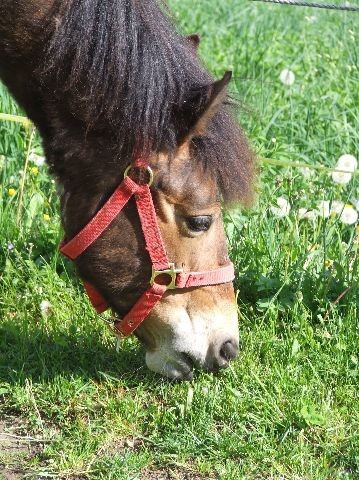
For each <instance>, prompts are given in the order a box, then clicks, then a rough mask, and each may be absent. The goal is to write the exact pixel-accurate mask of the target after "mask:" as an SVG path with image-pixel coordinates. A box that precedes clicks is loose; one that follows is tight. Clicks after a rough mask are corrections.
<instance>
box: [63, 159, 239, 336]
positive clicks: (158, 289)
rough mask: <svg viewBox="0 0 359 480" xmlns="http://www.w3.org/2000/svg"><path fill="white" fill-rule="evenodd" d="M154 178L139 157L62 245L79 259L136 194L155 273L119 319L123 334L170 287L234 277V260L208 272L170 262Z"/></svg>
mask: <svg viewBox="0 0 359 480" xmlns="http://www.w3.org/2000/svg"><path fill="white" fill-rule="evenodd" d="M133 167H135V168H141V169H144V170H146V171H147V173H148V174H149V176H150V181H149V183H148V184H141V183H137V182H135V181H134V180H132V179H131V178H130V177H129V173H130V170H131V169H132V168H133ZM152 180H153V173H152V170H151V169H150V167H149V166H148V165H147V164H146V163H145V162H144V161H143V160H141V159H138V160H136V161H135V162H134V163H133V165H130V166H129V167H128V168H127V169H126V171H125V178H124V180H123V181H122V182H121V184H120V185H119V186H118V187H117V188H116V190H115V191H114V193H113V194H112V195H111V197H110V198H109V199H108V200H107V202H106V203H105V204H104V205H103V207H102V208H101V209H100V210H99V211H98V212H97V213H96V215H95V216H94V217H93V218H92V219H91V220H90V222H89V223H88V224H87V225H86V226H85V227H84V228H83V229H82V230H81V231H80V232H79V233H78V234H77V235H76V236H75V237H74V238H72V240H70V241H68V242H65V241H63V242H62V243H61V245H60V252H61V253H62V254H63V255H65V256H66V257H67V258H69V259H70V260H73V261H74V260H76V259H77V258H78V257H79V256H80V255H81V254H82V253H83V252H85V250H87V249H88V248H89V247H90V246H91V245H92V244H93V243H94V242H95V241H96V240H97V239H98V238H99V237H100V235H101V234H102V233H103V232H104V231H105V230H106V229H107V228H108V227H109V225H110V224H111V223H112V222H113V221H114V219H115V218H116V217H117V216H118V215H119V213H120V212H121V211H122V210H123V208H124V207H125V205H126V204H127V203H128V201H129V200H130V199H131V198H132V197H134V198H135V201H136V206H137V210H138V214H139V217H140V222H141V227H142V232H143V235H144V237H145V242H146V250H147V251H148V254H149V256H150V259H151V263H152V277H151V280H150V282H149V283H150V286H149V288H148V289H147V290H146V291H145V293H144V294H143V295H142V296H141V297H140V298H139V299H138V300H137V302H136V303H135V305H134V306H133V307H132V308H131V310H130V311H129V312H128V313H127V314H126V315H125V316H124V317H123V319H122V320H119V321H116V322H115V324H114V326H115V328H116V330H117V331H118V332H119V333H120V334H122V335H123V336H128V335H131V333H133V332H134V331H135V330H136V328H137V327H138V326H139V325H140V324H141V323H142V322H143V321H144V320H145V319H146V317H147V316H148V315H149V314H150V312H151V311H152V309H153V308H154V307H155V305H156V304H157V303H158V302H159V301H160V300H161V298H162V297H163V295H164V294H165V292H166V291H167V290H172V289H177V288H191V287H200V286H206V285H207V286H208V285H218V284H221V283H228V282H232V281H233V280H234V267H233V264H232V263H229V264H228V265H226V266H224V267H221V268H218V269H216V270H210V271H205V272H184V271H183V270H182V269H177V268H175V265H174V264H173V263H170V261H169V259H168V257H167V253H166V249H165V246H164V243H163V240H162V235H161V231H160V228H159V225H158V222H157V216H156V211H155V207H154V204H153V199H152V195H151V190H150V185H151V183H152ZM84 286H85V289H86V292H87V294H88V296H89V298H90V301H91V303H92V305H93V306H94V308H95V310H96V311H97V313H103V312H104V311H105V310H107V309H108V308H109V304H108V303H107V301H106V300H105V299H104V298H103V296H102V295H101V294H100V293H99V292H98V291H97V289H96V288H95V287H94V286H93V285H91V284H90V283H88V282H84Z"/></svg>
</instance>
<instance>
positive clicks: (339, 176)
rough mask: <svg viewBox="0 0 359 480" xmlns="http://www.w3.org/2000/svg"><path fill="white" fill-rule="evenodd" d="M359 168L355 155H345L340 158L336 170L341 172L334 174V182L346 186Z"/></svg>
mask: <svg viewBox="0 0 359 480" xmlns="http://www.w3.org/2000/svg"><path fill="white" fill-rule="evenodd" d="M357 167H358V162H357V159H356V158H355V157H354V156H353V155H349V154H345V155H342V156H341V157H339V159H338V162H337V165H336V168H337V169H338V170H341V171H339V172H338V171H334V172H332V179H333V182H335V183H339V184H341V185H345V184H347V183H349V182H350V180H351V179H352V174H353V173H354V172H355V170H356V169H357Z"/></svg>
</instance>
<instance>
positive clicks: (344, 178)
mask: <svg viewBox="0 0 359 480" xmlns="http://www.w3.org/2000/svg"><path fill="white" fill-rule="evenodd" d="M340 170H341V169H340ZM351 179H352V174H351V173H350V172H337V171H335V170H334V172H332V180H333V182H335V183H339V184H340V185H346V184H347V183H349V182H350V180H351Z"/></svg>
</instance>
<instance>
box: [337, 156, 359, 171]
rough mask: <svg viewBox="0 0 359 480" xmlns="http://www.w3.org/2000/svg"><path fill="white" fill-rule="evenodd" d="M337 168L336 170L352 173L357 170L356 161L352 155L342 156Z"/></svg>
mask: <svg viewBox="0 0 359 480" xmlns="http://www.w3.org/2000/svg"><path fill="white" fill-rule="evenodd" d="M337 168H338V170H344V171H346V172H351V173H352V172H355V170H356V169H357V168H358V161H357V159H356V158H355V157H354V155H349V154H346V155H342V156H341V157H339V159H338V163H337Z"/></svg>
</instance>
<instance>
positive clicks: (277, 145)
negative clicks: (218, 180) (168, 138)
mask: <svg viewBox="0 0 359 480" xmlns="http://www.w3.org/2000/svg"><path fill="white" fill-rule="evenodd" d="M353 3H354V2H353ZM170 4H171V5H172V7H173V10H174V12H175V15H176V19H177V20H178V23H179V25H180V28H181V29H182V31H183V32H184V33H192V32H199V33H200V34H201V37H202V43H201V47H200V53H201V55H202V57H203V58H204V61H205V63H206V65H207V66H208V68H209V69H210V70H211V71H212V72H213V73H214V74H215V75H217V76H219V75H221V74H222V73H223V71H224V70H227V69H233V71H234V76H235V80H234V82H233V86H232V93H233V96H234V97H235V98H236V99H237V100H238V102H239V104H240V108H239V118H240V120H241V123H242V125H243V126H244V128H245V129H246V131H247V133H248V135H249V137H250V139H251V142H252V144H253V145H254V148H255V149H256V151H257V152H258V155H259V156H260V157H263V158H267V159H270V160H272V161H273V160H274V161H283V162H288V161H291V162H302V163H306V164H308V165H321V166H324V167H334V166H335V165H336V162H337V160H338V158H339V157H340V156H341V155H343V154H352V155H354V156H356V157H357V158H358V152H359V88H358V84H359V49H358V45H359V34H358V28H357V26H358V24H357V21H358V16H357V14H356V13H339V12H328V11H324V10H314V9H305V8H294V7H293V8H291V7H280V6H270V5H265V4H263V5H262V4H256V3H251V2H249V1H242V0H240V1H239V0H225V1H221V2H217V1H215V0H197V1H196V2H194V1H190V0H171V2H170ZM313 16H314V17H313ZM285 68H288V69H290V70H292V71H293V72H294V73H295V82H294V84H293V85H292V86H291V87H288V86H285V85H284V84H283V83H282V82H281V81H280V80H279V76H280V73H281V71H282V70H283V69H285ZM0 112H7V113H18V112H19V110H18V107H17V106H16V105H15V104H14V102H13V101H12V100H11V99H10V97H9V95H8V94H7V93H6V91H5V89H4V88H1V90H0ZM30 136H31V134H30V132H29V131H28V130H25V129H24V128H23V127H21V126H20V125H17V124H13V123H10V122H0V155H1V157H0V178H1V186H0V479H1V478H4V479H17V478H36V479H37V478H69V479H86V478H90V479H116V480H117V479H119V480H120V479H124V480H135V479H149V480H152V479H158V480H162V479H172V478H173V479H191V480H195V479H202V478H203V479H210V478H216V479H217V478H218V479H223V480H234V479H235V480H237V479H246V480H247V479H248V480H252V479H253V480H254V479H257V480H258V479H276V480H277V479H278V480H279V479H282V480H295V479H296V480H299V479H300V480H309V479H313V480H324V479H333V480H334V479H335V480H336V479H338V480H339V479H346V480H356V479H358V478H359V393H358V381H359V373H358V362H359V348H358V344H359V342H358V333H359V331H358V308H359V295H358V281H359V261H358V252H359V230H358V226H356V225H355V224H351V225H347V224H345V223H343V222H342V219H341V218H342V217H341V214H340V212H339V213H338V214H336V215H335V214H332V215H330V216H329V217H328V218H321V217H320V216H314V218H313V219H300V218H299V214H298V212H299V209H303V208H304V209H313V208H316V207H317V204H318V202H320V201H323V200H327V201H330V202H333V201H340V202H343V203H344V204H351V205H355V200H356V201H358V199H359V189H358V186H359V177H358V176H354V177H353V178H352V179H351V181H350V182H348V183H347V184H345V185H341V184H338V183H335V182H333V180H332V177H331V175H330V174H328V172H327V171H325V170H315V171H314V174H312V175H311V174H310V172H311V171H307V170H303V169H298V168H289V167H278V166H275V165H271V164H268V163H264V164H263V167H262V171H261V177H260V182H259V184H258V201H257V204H256V205H255V206H254V208H253V209H251V210H250V211H243V210H240V209H238V210H235V211H232V212H227V213H226V225H227V229H228V237H229V242H230V245H231V255H232V258H233V260H234V262H235V264H236V268H237V272H238V275H237V280H236V287H237V288H238V291H239V294H238V304H239V308H240V330H241V336H242V351H241V355H240V358H239V359H238V360H237V361H236V362H235V363H234V364H233V366H232V368H230V369H229V370H227V371H225V372H223V373H221V374H220V375H218V376H213V375H209V374H205V373H200V372H199V373H198V374H197V375H196V376H195V380H193V382H191V383H182V384H178V383H170V382H168V381H166V380H164V379H161V378H159V377H158V376H155V375H154V374H151V373H150V372H149V371H148V370H147V369H146V368H145V367H144V358H143V357H144V355H143V351H142V349H141V347H140V346H139V345H138V343H137V341H136V340H135V339H134V338H130V339H129V340H127V341H126V342H125V343H124V344H123V346H122V349H121V350H120V352H119V353H116V351H115V349H114V342H113V339H112V337H111V336H110V335H109V334H108V333H107V331H106V330H105V327H104V326H103V325H102V324H101V323H100V322H99V320H98V319H97V318H96V316H95V314H94V312H93V310H92V309H91V307H90V306H89V303H88V300H87V298H86V296H85V294H84V292H83V289H82V286H81V285H80V283H79V281H78V279H77V278H76V277H75V276H74V274H73V267H72V265H70V264H69V263H68V262H66V261H65V260H64V259H63V258H60V256H59V255H58V253H57V245H58V242H59V240H60V237H61V231H60V226H59V210H58V200H57V196H56V187H55V185H54V183H53V181H52V180H51V178H50V177H49V176H48V174H47V172H46V167H44V166H40V167H37V166H36V165H35V163H33V162H32V161H30V163H29V166H28V168H27V170H26V172H25V171H24V160H25V157H26V151H27V149H28V146H29V141H30ZM30 147H31V148H30V150H31V152H35V153H38V154H41V146H40V141H39V139H38V138H37V137H36V136H35V137H34V138H32V140H31V146H30ZM224 161H225V159H224ZM24 175H25V184H24V186H25V188H24V197H23V200H22V201H20V191H21V182H22V181H23V178H24ZM279 197H283V198H285V199H286V200H288V201H289V202H290V205H291V211H290V212H289V215H286V214H287V213H288V210H287V211H285V212H284V213H283V211H282V213H283V216H282V217H280V216H278V213H279V214H280V213H281V211H279V212H278V211H276V210H275V209H274V210H273V209H272V208H271V207H273V206H274V207H276V202H277V199H278V198H279ZM332 205H333V204H332ZM358 208H359V207H358ZM352 210H353V209H351V212H352ZM17 216H19V219H20V221H19V222H18V223H17V221H16V218H17ZM44 301H48V302H50V304H51V306H49V305H48V304H46V303H44ZM9 434H10V435H9Z"/></svg>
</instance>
